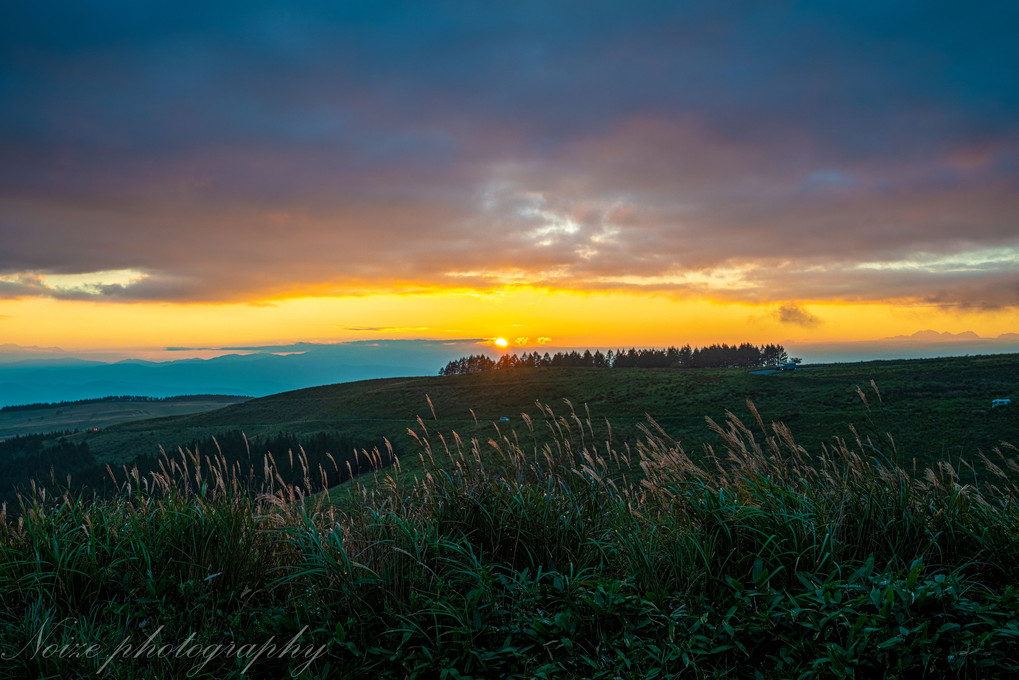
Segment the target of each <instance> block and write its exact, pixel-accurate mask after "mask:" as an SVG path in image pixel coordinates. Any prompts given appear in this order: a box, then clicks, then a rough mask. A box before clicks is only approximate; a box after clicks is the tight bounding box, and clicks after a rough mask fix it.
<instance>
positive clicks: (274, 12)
mask: <svg viewBox="0 0 1019 680" xmlns="http://www.w3.org/2000/svg"><path fill="white" fill-rule="evenodd" d="M1016 25H1019V4H1016V3H1015V2H985V3H979V5H977V6H972V5H966V4H963V3H957V2H889V1H882V2H866V1H863V2H861V1H856V2H812V3H793V2H769V3H757V2H737V3H715V2H678V3H677V2H634V1H628V2H598V1H590V0H588V1H585V2H569V1H562V2H548V1H543V2H528V1H526V0H515V1H514V2H506V3H503V2H495V1H493V2H485V3H477V2H413V3H411V2H407V3H401V2H387V3H377V2H376V3H369V2H357V1H351V2H343V3H337V2H321V3H319V2H306V3H292V2H260V1H259V0H248V1H246V2H243V3H242V2H221V3H209V2H202V3H195V2H187V1H180V0H175V1H174V2H155V1H154V2H135V1H133V0H132V1H130V2H127V1H118V2H102V1H96V2H89V3H81V2H49V3H27V2H26V3H4V4H2V5H0V345H5V344H9V345H12V346H14V345H17V346H21V347H59V348H61V349H62V350H64V351H77V352H92V353H96V354H97V355H100V354H101V355H102V356H107V355H109V356H140V357H157V356H166V355H168V354H172V352H168V350H167V348H169V347H187V348H206V350H208V348H226V347H236V346H248V345H265V346H269V345H286V344H290V343H295V342H316V343H331V342H348V341H365V340H375V339H385V340H394V339H422V340H428V341H430V342H440V341H448V342H460V341H463V340H464V339H478V342H491V341H493V340H494V339H495V338H505V339H507V340H508V344H509V347H510V348H511V349H518V348H524V349H534V348H537V347H540V346H548V345H555V346H560V347H584V346H589V347H618V346H641V345H669V344H686V343H692V344H695V345H696V344H709V343H712V342H742V341H750V342H757V343H763V342H786V343H794V344H795V343H801V344H810V343H814V344H817V343H822V344H823V343H847V342H861V343H868V342H869V343H873V342H875V341H880V340H881V339H883V338H887V337H891V336H896V335H907V336H908V335H912V334H914V333H916V332H918V331H924V330H928V329H930V330H934V331H937V332H939V333H953V334H958V333H964V332H974V333H976V334H977V335H979V336H981V337H984V338H992V339H993V338H997V337H998V336H1002V335H1004V334H1008V333H1014V332H1016V331H1019V324H1017V323H1016V320H1017V319H1019V313H1017V312H1019V224H1017V216H1019V190H1017V189H1019V41H1016V40H1015V35H1014V27H1015V26H1016ZM920 339H922V338H920ZM176 352H177V353H176V354H174V356H180V354H179V352H180V350H176ZM206 354H208V351H206ZM194 355H195V356H199V355H200V354H194Z"/></svg>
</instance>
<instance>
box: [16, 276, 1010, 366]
mask: <svg viewBox="0 0 1019 680" xmlns="http://www.w3.org/2000/svg"><path fill="white" fill-rule="evenodd" d="M928 328H929V329H934V330H937V331H942V332H944V331H948V332H952V333H959V332H963V331H974V332H976V333H977V334H978V335H980V336H983V337H990V338H993V337H996V336H998V335H1000V334H1002V333H1007V332H1014V331H1016V330H1017V328H1016V324H1015V318H1014V313H1013V312H1012V311H1009V310H978V309H970V310H962V309H957V308H946V307H938V306H922V305H916V304H912V305H910V304H892V303H887V302H881V303H830V302H824V303H811V302H805V303H802V304H789V303H785V304H775V303H767V304H751V303H746V302H726V301H718V300H708V299H684V298H678V297H673V296H669V295H668V294H665V293H644V292H577V291H568V290H562V291H549V290H542V289H535V288H528V287H511V288H504V289H501V290H495V291H492V292H486V293H480V292H471V291H437V292H432V293H423V294H413V295H397V294H376V295H365V296H360V297H295V298H289V299H280V300H274V301H264V302H257V303H222V304H207V303H187V304H184V303H158V302H129V303H128V302H99V301H88V300H57V299H52V298H40V297H34V298H21V299H15V300H3V301H0V338H2V341H0V344H4V343H13V344H18V345H25V346H31V345H35V346H40V347H45V346H54V347H60V348H62V349H64V350H65V351H79V352H90V351H113V352H123V353H125V354H130V355H133V356H141V355H144V354H145V353H146V352H151V351H158V350H162V349H163V348H166V347H231V346H233V347H236V346H246V345H272V344H289V343H293V342H298V341H305V342H342V341H351V340H369V339H412V338H413V339H430V340H457V339H463V338H495V337H503V338H507V339H508V340H510V348H511V349H520V348H536V347H540V346H542V345H553V346H559V347H623V346H626V347H630V346H665V345H671V344H686V343H690V344H693V345H704V344H710V343H714V342H729V343H732V342H744V341H747V342H754V343H766V342H791V341H792V342H801V343H807V342H810V343H813V342H851V341H863V340H879V339H882V338H885V337H889V336H893V335H909V334H912V333H914V332H916V331H918V330H924V329H928Z"/></svg>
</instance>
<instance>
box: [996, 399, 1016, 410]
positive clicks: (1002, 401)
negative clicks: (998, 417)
mask: <svg viewBox="0 0 1019 680" xmlns="http://www.w3.org/2000/svg"><path fill="white" fill-rule="evenodd" d="M1011 403H1012V400H1011V399H994V400H992V401H991V408H997V407H998V406H1008V405H1009V404H1011Z"/></svg>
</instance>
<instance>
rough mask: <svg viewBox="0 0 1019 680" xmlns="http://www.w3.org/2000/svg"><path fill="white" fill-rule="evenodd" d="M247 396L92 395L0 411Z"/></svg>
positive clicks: (18, 405) (24, 405)
mask: <svg viewBox="0 0 1019 680" xmlns="http://www.w3.org/2000/svg"><path fill="white" fill-rule="evenodd" d="M247 398H248V397H238V396H234V395H230V394H184V395H180V396H176V397H133V396H129V395H122V396H111V397H93V398H92V399H75V400H72V401H52V402H43V401H40V402H36V403H34V404H17V405H12V406H4V407H0V413H3V412H6V411H34V410H35V409H40V408H52V407H54V406H77V405H79V404H101V403H105V402H122V401H124V402H166V403H173V402H177V401H192V400H194V399H202V400H204V401H229V402H234V401H236V400H237V399H247Z"/></svg>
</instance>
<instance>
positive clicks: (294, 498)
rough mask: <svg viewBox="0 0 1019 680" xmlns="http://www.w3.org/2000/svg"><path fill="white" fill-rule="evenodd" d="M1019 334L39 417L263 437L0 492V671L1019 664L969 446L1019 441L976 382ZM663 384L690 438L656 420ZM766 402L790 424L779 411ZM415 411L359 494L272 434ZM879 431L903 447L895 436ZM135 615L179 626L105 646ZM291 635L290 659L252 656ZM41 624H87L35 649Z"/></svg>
mask: <svg viewBox="0 0 1019 680" xmlns="http://www.w3.org/2000/svg"><path fill="white" fill-rule="evenodd" d="M1017 359H1019V357H1015V356H1011V357H1007V356H1004V357H981V358H979V359H972V360H967V359H952V360H937V361H913V362H883V363H873V364H857V365H850V366H832V367H826V368H814V369H807V370H802V371H796V372H793V373H776V374H772V375H753V374H748V373H746V372H744V371H736V370H728V371H640V370H615V369H613V370H601V371H598V370H596V369H593V370H576V369H574V370H566V369H564V370H558V371H557V370H548V371H542V370H536V371H523V372H519V371H518V372H512V373H488V374H482V375H474V376H465V377H459V378H427V379H416V380H379V381H368V382H364V383H354V384H348V385H335V386H330V387H322V388H316V389H312V390H302V391H299V392H292V393H288V394H281V395H276V396H274V397H270V398H267V399H260V400H254V401H252V402H250V403H245V404H239V405H236V406H232V407H228V408H225V409H221V410H218V411H211V412H208V413H204V414H197V415H192V416H187V417H178V418H168V419H160V420H156V421H149V422H147V423H129V424H125V425H121V426H117V427H114V428H110V429H109V430H107V431H105V432H100V433H95V434H94V435H90V436H78V437H75V438H74V439H75V441H68V439H69V438H64V439H63V440H61V441H59V442H56V443H52V445H50V446H48V447H47V445H46V444H45V442H43V441H41V440H38V439H32V440H30V441H31V443H32V445H33V446H36V447H37V449H38V451H37V453H38V455H39V456H43V457H45V456H51V457H55V456H57V454H60V455H61V456H62V457H61V458H59V460H60V461H74V460H80V459H82V458H83V457H84V458H89V459H92V458H94V456H95V455H96V454H95V452H98V451H100V450H103V451H105V452H106V453H105V454H104V455H114V453H115V452H116V450H117V447H121V449H122V450H121V453H120V454H119V455H127V454H129V453H131V452H132V450H137V448H138V446H139V443H138V442H139V437H141V436H145V437H148V442H149V443H151V442H154V441H164V443H165V442H173V441H175V438H177V439H179V438H181V437H184V438H187V437H193V436H195V435H196V433H215V432H225V433H224V434H221V435H219V439H218V441H221V442H222V443H223V447H222V448H223V450H230V451H232V452H236V451H237V450H238V449H237V447H238V445H240V446H241V450H242V451H243V447H244V443H243V440H242V438H241V437H240V435H239V434H236V433H234V434H231V433H230V432H231V431H234V432H235V431H236V428H244V429H245V430H247V431H249V432H252V433H255V434H254V435H253V436H254V437H255V438H256V444H255V448H256V451H255V453H258V451H257V449H258V448H262V447H267V448H270V449H271V450H273V451H275V454H276V455H275V459H274V460H272V461H271V462H270V461H266V462H265V464H264V466H263V464H262V461H261V457H260V456H259V457H258V459H257V462H256V458H255V456H252V457H251V460H250V461H244V459H243V457H242V458H241V459H239V460H232V459H228V458H226V457H225V456H224V457H219V456H216V455H214V454H213V455H208V457H205V456H201V457H200V456H192V455H187V454H185V455H183V456H181V455H180V454H171V455H170V456H169V457H168V458H167V459H165V460H164V461H163V462H164V463H165V465H164V466H163V467H160V468H158V469H151V468H149V469H148V470H147V471H146V470H145V469H142V470H141V471H140V472H138V473H135V472H134V471H130V472H126V471H121V473H120V474H118V475H117V476H118V483H119V490H118V491H116V492H114V493H111V494H109V495H106V496H98V497H94V496H92V495H91V494H88V493H84V494H61V495H60V496H57V497H54V496H53V495H43V493H42V492H35V493H34V494H32V495H30V499H29V505H28V507H22V508H20V509H21V512H20V514H19V515H18V517H17V519H16V521H12V520H13V516H12V515H7V514H6V513H5V511H4V510H0V602H3V603H4V604H5V611H7V612H9V614H8V615H6V616H3V617H0V653H2V654H3V658H4V659H6V660H7V661H6V663H5V665H4V667H3V670H4V672H3V673H0V676H3V677H37V678H41V677H96V676H98V675H101V674H104V673H106V674H107V675H109V677H114V678H137V677H171V678H183V677H188V678H208V679H209V680H211V679H212V678H240V677H244V678H259V679H261V678H266V679H268V678H279V677H286V676H290V677H297V678H305V679H309V680H310V679H311V678H316V679H324V678H336V677H340V678H350V679H355V678H358V679H359V678H408V679H420V680H426V679H427V680H430V679H433V678H439V677H449V678H467V677H472V678H494V677H499V678H511V679H514V680H525V679H531V678H565V679H571V680H572V679H579V678H655V677H658V678H663V677H692V678H731V679H734V680H743V679H744V678H746V679H747V680H751V679H753V680H759V679H761V680H772V679H774V680H779V679H784V678H793V677H795V678H818V679H820V678H842V677H867V678H870V677H889V678H891V677H895V678H914V677H924V678H945V679H948V678H978V677H979V678H1014V677H1019V644H1017V640H1019V582H1017V577H1016V570H1015V555H1016V553H1017V551H1019V502H1017V499H1019V484H1017V483H1016V480H1015V478H1014V477H1012V478H1010V477H1009V471H1011V472H1013V473H1014V472H1017V471H1019V458H1017V457H1016V455H1017V454H1019V449H1017V448H1016V447H1010V446H1001V447H1000V448H1001V450H1002V454H1003V455H1002V456H1001V457H998V456H996V455H994V454H991V458H992V459H993V460H992V461H987V463H981V462H977V464H976V466H975V468H973V469H971V468H967V467H965V466H962V465H959V464H958V462H957V461H956V459H955V457H956V451H958V452H959V455H962V456H964V457H969V456H975V455H976V453H977V451H979V450H988V448H986V447H993V446H995V445H996V444H997V442H998V440H999V439H1006V440H1007V439H1011V440H1012V441H1017V438H1016V437H1015V435H1016V426H1017V420H1019V418H1017V412H1016V411H1015V407H1004V408H996V409H991V408H989V406H990V400H991V399H992V398H1000V397H1008V396H1014V392H1015V388H1016V383H1015V381H1016V377H1017V375H1019V371H1017V370H1016V368H1017ZM871 380H873V381H874V383H873V384H871ZM425 394H428V395H430V399H431V400H432V403H433V405H434V407H435V411H436V416H437V417H438V421H433V420H432V414H431V408H430V407H429V405H428V401H427V400H426V399H425ZM562 398H570V399H572V400H573V403H574V404H577V405H578V408H577V411H578V416H577V417H576V418H573V417H572V416H571V408H570V406H569V405H566V404H563V403H562V402H561V401H559V400H560V399H562ZM746 398H752V399H754V401H756V402H757V403H758V406H759V409H760V412H761V415H762V416H763V418H762V422H760V423H758V422H757V418H756V417H755V416H753V414H752V413H751V412H750V410H749V407H747V406H746V404H745V399H746ZM535 399H540V400H542V401H543V402H547V403H549V404H552V405H553V406H554V407H555V408H556V411H557V414H561V415H559V417H555V418H553V417H552V416H551V415H550V413H549V411H548V409H539V408H538V407H537V406H535V405H534V400H535ZM583 401H587V402H588V403H589V404H590V407H589V408H590V411H591V414H592V417H591V419H590V422H588V418H587V413H586V411H585V410H584V409H583V407H579V404H580V403H581V402H583ZM469 408H473V409H474V412H475V414H476V415H477V417H478V420H477V422H475V419H474V417H472V416H471V415H470V412H469V411H468V409H469ZM728 409H731V410H732V411H733V412H734V413H733V414H732V415H727V414H726V413H725V412H726V410H728ZM645 411H647V412H649V413H651V414H653V415H654V416H655V417H656V418H657V419H658V421H659V422H661V424H662V425H663V426H664V430H665V431H667V432H668V433H671V434H672V435H673V436H674V437H678V438H683V439H684V441H685V445H684V446H683V447H680V446H678V445H677V443H676V442H675V441H674V439H673V438H672V437H670V436H668V435H667V434H666V435H663V434H661V431H659V430H658V429H656V428H655V427H654V426H653V425H651V426H650V427H648V428H647V429H646V431H644V432H642V433H641V432H639V431H638V425H639V424H640V422H641V421H642V420H643V418H644V412H645ZM522 412H526V413H529V414H530V415H529V416H528V417H524V416H521V415H518V414H520V413H522ZM415 414H421V415H423V416H424V418H423V419H422V421H421V422H417V421H416V419H415ZM706 416H707V417H711V418H714V419H715V420H716V421H717V423H718V426H717V427H716V428H714V429H712V428H709V427H706V425H705V423H704V421H703V418H704V417H706ZM737 416H738V417H739V418H741V419H742V420H743V423H745V426H744V424H741V423H740V422H737V420H736V417H737ZM503 417H506V418H508V419H509V420H508V421H501V419H502V418H503ZM601 417H608V418H610V419H611V420H612V421H613V422H615V423H616V427H615V429H614V437H613V439H612V444H611V446H605V445H603V444H602V440H601V438H602V437H604V436H607V431H608V428H607V427H606V426H605V425H604V424H600V423H599V419H600V418H601ZM779 419H782V420H786V421H789V422H790V423H791V424H792V425H793V432H794V435H795V437H796V439H797V441H798V442H799V444H800V445H797V444H796V443H794V442H793V440H792V437H791V436H789V435H787V433H786V430H785V429H784V428H782V427H775V428H770V427H769V426H768V424H767V423H765V422H763V421H770V420H779ZM542 420H544V421H545V422H544V423H543V422H541V421H542ZM492 421H496V423H495V424H496V425H497V426H498V427H499V428H500V433H501V436H500V433H496V432H495V431H494V429H493V422H492ZM409 424H413V425H414V429H415V431H416V432H417V433H418V436H419V437H420V442H421V446H422V447H425V448H426V449H427V450H428V451H431V452H434V453H435V455H434V457H433V456H431V455H424V456H422V458H421V459H420V463H417V461H418V460H419V459H418V457H417V456H416V455H405V457H404V458H403V459H402V460H401V465H400V466H396V467H394V468H392V469H389V470H386V471H385V472H384V473H383V474H381V475H376V476H375V477H374V478H367V479H370V480H371V482H373V483H364V484H362V483H361V480H363V479H366V478H364V477H359V478H358V481H357V482H355V483H354V484H345V485H343V487H341V489H342V491H339V490H338V491H337V493H336V494H335V496H333V500H336V497H338V496H346V500H347V501H348V502H346V503H336V502H332V503H327V502H326V497H325V496H324V495H323V494H317V493H316V491H317V490H318V487H317V486H316V484H315V480H314V477H313V476H312V479H311V480H310V481H309V479H307V478H304V479H301V478H298V479H297V480H296V481H295V480H294V478H293V477H292V476H291V477H289V478H288V475H289V474H290V473H289V472H288V469H287V468H288V466H289V467H290V468H293V465H294V462H297V463H298V464H299V466H300V467H303V466H304V464H305V457H303V456H301V455H300V454H298V455H295V456H293V460H292V461H290V460H288V458H290V456H286V455H285V454H284V453H283V452H284V451H285V450H286V448H287V447H293V448H296V444H292V443H291V442H292V441H296V440H294V439H293V438H291V439H288V438H285V437H279V436H276V437H275V438H274V439H268V440H263V439H258V437H260V436H262V434H258V433H259V432H261V433H263V434H266V435H271V433H272V431H273V430H278V429H284V428H285V429H287V430H290V431H300V432H301V433H302V434H301V438H303V441H305V442H307V446H306V448H307V449H308V450H309V451H314V450H316V449H317V448H320V446H322V445H326V444H329V445H332V444H335V443H337V442H340V441H341V439H340V438H337V437H335V436H334V437H333V438H332V439H329V438H328V437H323V433H325V432H332V433H335V432H336V431H337V428H339V429H344V430H345V431H346V432H347V433H348V434H349V437H348V438H346V439H342V441H344V442H345V443H344V446H348V445H349V446H353V445H355V442H362V441H364V442H366V443H367V444H368V445H370V442H369V441H368V440H370V439H371V438H372V437H375V436H381V434H388V435H389V436H392V437H393V441H394V443H395V444H396V446H397V448H398V449H399V448H404V447H406V448H404V453H405V454H406V453H407V452H410V453H413V452H415V451H416V450H417V446H416V442H411V440H408V439H407V438H406V436H405V435H398V432H399V431H400V430H401V429H402V428H404V426H406V425H409ZM546 425H548V426H549V427H546ZM851 425H854V426H855V428H856V431H858V432H859V433H860V437H859V438H857V437H856V436H855V435H853V434H852V431H851V430H850V429H849V428H850V426H851ZM532 426H533V429H532ZM450 429H456V430H457V431H458V432H459V433H460V435H461V437H460V438H459V439H457V438H451V437H449V436H448V435H447V436H446V443H447V444H448V446H449V448H450V449H451V455H450V457H448V458H447V457H446V456H445V453H444V451H443V447H444V445H443V443H442V441H441V439H440V437H441V433H444V432H448V430H450ZM886 431H887V432H890V433H891V434H892V435H893V436H894V438H895V440H896V442H897V448H898V451H899V457H900V459H904V460H902V461H901V462H903V463H905V467H904V468H903V467H894V466H889V465H888V464H887V461H886V460H884V457H885V456H884V454H880V455H879V454H878V453H877V451H878V450H879V449H882V450H884V452H885V453H887V454H889V456H890V455H891V454H890V452H891V451H892V446H891V444H890V442H888V443H886V441H887V440H886V439H885V434H884V433H885V432H886ZM394 433H397V434H394ZM532 433H533V434H532ZM847 434H848V435H850V436H849V437H847V438H846V440H845V441H835V440H834V437H835V436H836V435H847ZM631 435H637V436H631ZM203 436H204V435H203ZM489 436H491V437H492V438H493V441H492V442H489V440H488V437H489ZM357 437H360V438H361V439H357ZM539 438H540V440H541V445H539V446H534V445H533V444H534V443H535V442H536V441H537V440H539ZM700 442H708V443H710V444H712V446H713V447H714V454H715V455H713V456H700V455H699V453H700V450H699V448H698V444H699V443H700ZM25 443H26V445H27V444H28V443H29V440H25ZM822 443H823V444H825V445H826V447H825V450H824V452H823V455H822V452H821V450H820V449H821V444H822ZM4 444H5V445H6V443H4ZM493 444H495V446H494V445H493ZM202 446H203V448H204V451H203V452H204V453H206V454H209V453H210V444H209V443H208V442H203V443H202ZM90 447H95V449H94V450H93V449H92V448H90ZM684 449H685V451H684ZM334 450H338V449H334ZM686 451H688V452H689V453H690V454H691V455H687V453H686ZM231 455H233V454H231ZM946 455H947V456H951V457H952V464H947V463H942V464H938V465H933V466H932V467H931V468H927V469H925V468H923V467H921V468H920V469H918V470H917V471H916V473H915V474H914V472H913V471H912V470H911V469H910V465H909V462H910V461H911V460H912V458H913V457H914V456H915V457H917V458H919V459H920V460H921V464H922V462H924V461H925V460H928V459H929V460H931V461H933V460H934V459H937V458H939V457H941V456H946ZM54 460H57V458H54ZM319 460H322V459H321V458H319ZM312 461H313V458H312V454H309V455H308V456H307V463H309V464H312V469H314V468H313V462H312ZM235 463H239V464H235ZM246 463H250V464H254V465H257V467H256V468H254V469H253V470H252V471H251V473H250V474H249V472H248V469H249V468H248V466H247V465H246ZM11 470H12V466H11V465H10V464H5V470H4V471H5V472H10V471H11ZM974 470H978V471H979V474H980V475H981V477H980V479H979V480H976V478H975V475H976V474H977V473H976V472H974ZM124 472H126V474H123V473H124ZM419 472H420V473H423V474H416V473H419ZM411 473H414V474H411ZM391 480H392V483H390V481H391ZM374 482H379V483H374ZM974 482H976V483H974ZM348 491H349V494H348V493H347V492H348ZM309 494H312V497H311V498H309ZM355 500H356V501H357V502H352V501H355ZM43 630H45V638H43V637H42V635H43V633H41V632H40V631H43ZM150 631H151V632H150ZM146 636H150V637H151V638H152V639H153V640H155V641H154V642H153V644H154V645H158V646H159V649H160V650H163V649H167V650H172V649H176V650H178V651H182V650H184V649H185V648H187V649H188V650H189V651H188V652H187V653H185V654H183V655H182V654H179V653H177V652H176V651H174V652H172V653H168V654H163V653H162V651H160V653H159V654H155V655H153V654H142V653H140V652H136V651H135V650H136V649H138V648H137V647H132V648H131V650H130V654H128V653H127V652H118V651H116V650H121V649H122V647H121V645H123V644H125V642H126V644H131V645H140V644H141V643H142V640H144V639H146ZM43 640H44V642H43ZM284 640H291V641H292V642H294V643H295V644H296V643H298V642H299V643H300V645H301V649H302V653H301V654H300V656H296V655H292V656H287V655H283V654H279V653H278V652H279V647H276V648H273V649H274V652H277V653H272V654H270V653H264V654H263V653H262V651H263V650H265V649H267V647H266V646H265V645H268V644H269V642H272V641H277V642H279V643H280V645H281V644H282V641H284ZM266 641H269V642H266ZM51 643H52V647H47V648H46V649H56V650H69V652H66V653H65V652H63V651H59V652H56V653H50V652H42V653H37V654H32V653H24V652H25V650H28V651H31V650H33V649H37V646H36V645H42V644H47V645H49V644H51ZM263 643H264V644H263ZM86 644H94V645H95V647H96V648H97V649H99V650H101V651H99V653H98V654H86V653H75V652H76V651H79V652H80V650H82V649H83V646H84V645H86ZM238 644H239V645H240V646H239V647H238V646H237V645H238ZM176 645H181V646H180V647H177V646H176ZM196 645H200V646H201V649H205V650H209V651H208V653H207V654H206V655H203V656H200V657H198V656H195V655H193V652H194V649H195V646H196ZM259 645H262V646H259ZM19 650H21V651H19ZM240 650H244V651H240ZM199 651H200V650H199ZM111 652H112V653H113V654H111ZM114 657H115V658H114ZM242 669H243V670H242Z"/></svg>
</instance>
